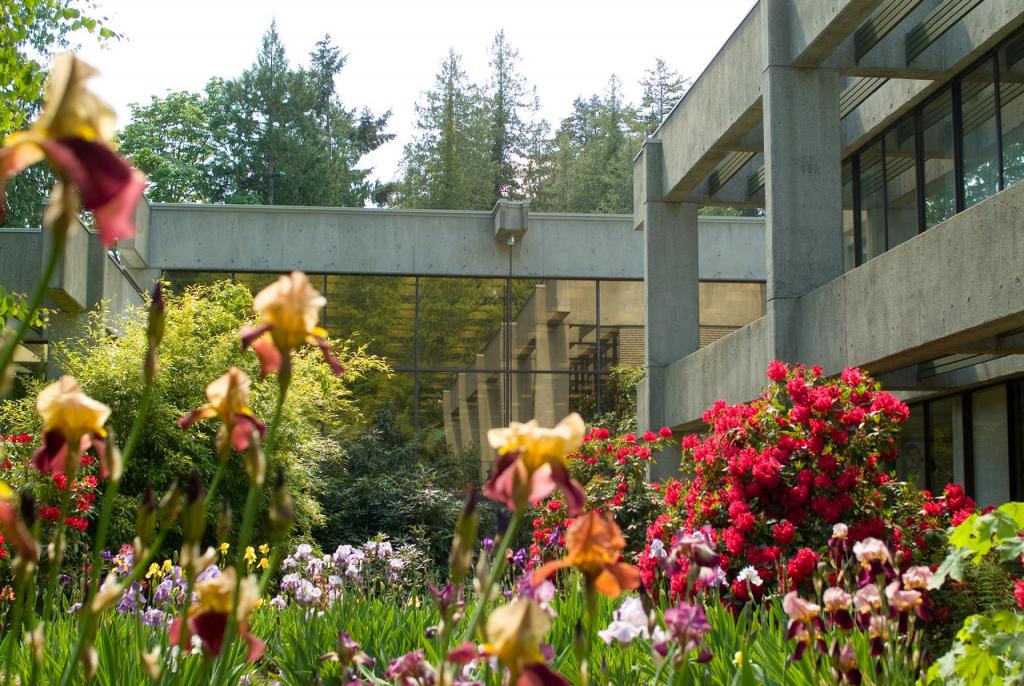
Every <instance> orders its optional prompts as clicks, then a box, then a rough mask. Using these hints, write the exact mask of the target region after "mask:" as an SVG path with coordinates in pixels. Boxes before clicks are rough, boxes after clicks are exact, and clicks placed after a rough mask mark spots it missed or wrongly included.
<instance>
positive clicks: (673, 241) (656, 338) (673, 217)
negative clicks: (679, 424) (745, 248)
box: [634, 140, 700, 479]
mask: <svg viewBox="0 0 1024 686" xmlns="http://www.w3.org/2000/svg"><path fill="white" fill-rule="evenodd" d="M641 162H642V164H641V166H640V168H639V169H638V170H637V172H638V173H641V174H643V175H644V179H643V184H642V188H643V189H644V195H645V197H643V198H635V199H634V202H641V201H642V202H643V225H644V300H645V305H646V308H645V315H644V318H645V321H644V323H645V325H646V327H647V328H646V330H647V336H646V339H645V343H644V348H645V349H644V358H645V359H644V362H645V364H644V366H645V368H646V371H647V378H646V380H645V382H644V384H642V385H641V387H640V388H641V392H642V393H643V394H644V397H643V398H641V399H640V400H639V402H638V406H639V408H640V409H641V412H639V413H638V420H640V422H642V423H640V422H638V425H637V429H638V430H639V431H646V430H647V429H656V428H658V427H659V426H661V425H662V424H663V423H664V422H665V419H664V414H663V411H664V405H665V401H664V393H665V375H666V373H667V368H668V366H669V365H671V364H672V363H673V362H676V361H677V360H680V359H682V358H684V357H686V356H687V355H689V354H691V353H694V352H696V351H697V349H698V348H699V347H700V292H699V283H700V281H699V276H698V271H697V266H698V260H697V255H698V252H697V251H698V232H697V209H698V207H697V205H696V204H695V203H670V202H664V200H663V196H664V193H663V188H664V185H663V182H662V173H663V171H662V170H663V168H664V164H663V160H662V150H661V143H660V141H656V140H651V141H647V143H646V144H645V145H644V149H643V153H642V160H641ZM678 473H679V457H678V454H677V453H676V451H675V450H669V451H667V452H666V453H665V454H663V455H659V456H657V457H656V458H655V460H653V461H652V465H651V476H652V478H656V479H662V478H665V477H667V476H674V475H676V474H678Z"/></svg>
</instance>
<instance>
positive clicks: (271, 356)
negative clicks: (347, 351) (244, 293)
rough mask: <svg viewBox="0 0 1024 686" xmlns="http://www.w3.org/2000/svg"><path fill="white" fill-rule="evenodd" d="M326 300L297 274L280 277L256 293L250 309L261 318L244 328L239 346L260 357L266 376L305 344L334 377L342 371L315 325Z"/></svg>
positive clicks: (320, 331)
mask: <svg viewBox="0 0 1024 686" xmlns="http://www.w3.org/2000/svg"><path fill="white" fill-rule="evenodd" d="M326 304H327V299H326V298H324V296H323V295H321V294H320V293H319V291H317V290H316V289H315V288H313V286H312V285H310V283H309V279H308V278H307V277H306V275H305V274H303V273H302V272H299V271H295V272H292V273H291V274H289V275H288V276H282V277H280V278H279V279H278V280H277V281H275V282H274V283H272V284H270V285H269V286H267V287H266V288H264V289H263V290H262V291H260V292H259V293H257V294H256V297H255V298H253V301H252V309H253V310H254V311H255V312H256V314H258V315H259V316H260V324H259V326H255V327H243V328H242V331H241V337H242V347H243V348H248V347H249V346H252V349H253V351H254V352H255V353H256V355H257V356H258V357H259V358H260V371H261V373H262V374H264V375H266V374H269V373H271V372H275V371H277V370H278V369H280V368H281V365H282V364H284V363H285V360H287V359H289V355H291V351H292V350H294V349H295V348H297V347H298V346H299V345H301V344H302V343H305V342H309V343H313V344H314V345H316V346H318V347H319V348H320V351H321V353H322V354H323V356H324V360H325V361H326V362H327V364H329V365H330V367H331V369H332V370H333V371H334V373H335V374H339V375H340V374H343V373H344V372H345V368H344V367H343V366H342V365H341V363H340V362H339V361H338V359H337V358H336V357H334V355H332V354H331V351H330V348H329V347H328V345H327V341H326V337H327V332H326V331H324V330H323V329H321V328H320V327H319V326H317V321H318V320H319V319H320V311H321V310H323V308H324V305H326Z"/></svg>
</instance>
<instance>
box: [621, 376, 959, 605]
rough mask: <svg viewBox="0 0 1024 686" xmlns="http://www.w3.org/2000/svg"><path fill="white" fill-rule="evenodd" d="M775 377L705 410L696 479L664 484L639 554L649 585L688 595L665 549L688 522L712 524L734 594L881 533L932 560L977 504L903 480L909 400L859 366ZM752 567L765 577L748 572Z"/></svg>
mask: <svg viewBox="0 0 1024 686" xmlns="http://www.w3.org/2000/svg"><path fill="white" fill-rule="evenodd" d="M767 375H768V378H769V380H770V382H771V383H770V384H769V385H768V386H767V388H766V389H765V391H764V392H763V394H762V395H761V396H760V397H759V398H758V399H757V400H755V401H753V402H751V403H749V404H744V403H741V404H737V405H728V404H726V403H725V402H722V401H719V402H716V403H715V404H714V406H712V407H711V408H710V409H708V410H707V412H705V413H704V415H703V418H702V419H703V421H704V423H705V424H707V426H708V431H707V433H705V434H703V435H700V436H698V435H689V436H686V437H685V438H684V439H683V445H682V466H683V472H684V473H687V474H690V475H692V477H691V478H690V479H688V480H683V481H679V480H670V481H668V482H666V483H665V484H664V485H663V488H662V491H663V496H662V502H663V511H662V512H661V514H659V515H658V516H657V517H656V519H655V520H654V521H653V522H652V524H651V525H650V527H649V528H648V530H647V537H646V538H647V540H646V543H647V545H646V547H645V548H644V551H643V553H642V554H641V556H640V560H639V566H640V568H641V570H642V571H643V574H644V583H645V584H646V586H647V587H648V588H649V589H651V590H652V591H653V592H654V593H657V592H658V591H659V589H660V588H661V587H662V586H664V585H667V587H668V590H669V591H670V592H671V593H673V594H679V593H680V591H681V589H682V588H683V587H684V584H685V577H686V569H685V565H684V566H683V569H681V570H679V571H678V572H677V573H676V574H674V575H672V577H671V578H667V579H665V578H663V577H662V573H661V572H660V571H659V565H658V556H659V555H660V554H661V553H660V551H662V550H664V549H665V548H667V547H670V546H671V543H672V539H673V537H674V536H676V535H678V533H679V532H680V531H688V532H694V531H698V530H702V529H704V530H706V531H707V534H708V535H709V536H710V538H711V540H712V541H713V542H714V544H715V546H716V548H717V550H718V551H719V552H720V553H721V554H722V555H723V563H722V567H723V569H724V570H725V571H726V572H727V577H728V581H729V582H731V588H730V589H728V590H727V591H726V595H727V597H728V598H729V599H730V600H732V601H733V602H743V601H745V600H747V599H749V597H750V594H754V595H755V596H758V597H760V596H761V595H763V594H764V593H765V592H767V591H775V590H777V589H780V590H786V589H791V588H796V587H799V586H800V585H801V584H802V583H805V582H808V580H809V578H810V576H811V574H812V572H814V570H815V569H816V568H817V566H818V563H819V562H820V561H821V560H822V558H823V557H824V556H825V555H827V554H828V550H829V541H830V539H846V540H849V541H851V542H856V541H860V540H863V539H866V538H877V539H882V540H885V541H887V542H888V543H889V544H890V545H891V546H892V548H893V550H894V554H895V555H897V556H898V558H899V559H900V560H901V561H902V563H903V564H904V565H909V564H916V563H923V564H928V563H931V562H932V561H933V560H932V557H933V556H934V555H935V554H936V553H935V551H936V550H937V548H938V547H940V546H941V545H942V544H943V543H944V532H945V529H946V528H947V527H948V526H949V524H950V521H952V522H953V523H957V522H958V521H960V520H962V519H964V518H966V517H967V516H968V515H969V514H970V513H971V512H973V511H974V502H973V501H972V500H971V499H970V498H968V497H967V496H965V495H964V492H963V489H962V488H961V487H959V486H955V485H954V486H950V487H948V488H947V489H946V491H945V494H944V495H943V496H942V497H940V498H933V497H932V496H931V495H930V494H929V493H927V492H921V491H917V490H916V489H915V488H913V487H912V486H909V485H908V484H905V483H902V482H898V481H895V480H894V479H893V478H892V476H891V475H890V472H891V470H892V463H893V460H894V459H895V455H896V452H895V450H894V437H895V435H896V434H897V432H898V431H899V430H900V427H901V426H902V424H903V423H904V422H905V421H906V420H907V417H908V416H909V410H908V408H907V406H906V405H905V404H904V403H902V402H900V401H899V400H898V399H897V398H896V397H895V396H893V395H892V394H890V393H887V392H885V391H883V390H881V389H880V387H879V384H878V383H877V382H876V381H874V380H873V379H872V378H871V377H869V376H868V375H867V374H865V373H864V372H862V371H860V370H858V369H853V368H850V369H846V370H844V371H843V373H842V374H841V375H840V376H839V377H838V378H828V377H825V376H823V375H822V373H821V369H820V368H818V367H813V368H807V367H804V366H802V365H798V366H795V367H789V366H787V365H785V364H783V363H781V362H778V361H776V362H773V363H772V364H771V365H770V366H769V367H768V371H767ZM746 567H752V568H753V569H754V570H756V571H757V574H758V575H759V577H760V578H761V579H763V580H764V583H763V584H761V585H759V586H750V585H749V584H746V583H744V582H743V581H737V580H736V574H737V573H738V572H739V571H740V570H741V569H743V568H746Z"/></svg>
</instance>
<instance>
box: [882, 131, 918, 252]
mask: <svg viewBox="0 0 1024 686" xmlns="http://www.w3.org/2000/svg"><path fill="white" fill-rule="evenodd" d="M915 136H916V127H915V125H914V118H913V117H907V118H905V119H904V120H903V121H901V122H900V123H899V124H897V125H896V126H894V127H892V128H891V129H889V131H888V133H886V134H885V200H886V205H887V207H886V226H887V231H888V240H887V244H886V247H887V249H892V248H894V247H896V246H897V245H899V244H900V243H902V242H904V241H907V240H910V239H911V238H913V237H914V236H916V235H917V165H916V152H917V141H916V138H915Z"/></svg>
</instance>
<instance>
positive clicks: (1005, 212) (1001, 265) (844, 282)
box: [664, 184, 1024, 428]
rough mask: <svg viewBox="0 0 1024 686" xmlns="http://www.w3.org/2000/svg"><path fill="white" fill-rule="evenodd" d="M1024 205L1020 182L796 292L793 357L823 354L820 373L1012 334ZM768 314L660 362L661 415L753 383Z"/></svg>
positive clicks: (753, 389)
mask: <svg viewBox="0 0 1024 686" xmlns="http://www.w3.org/2000/svg"><path fill="white" fill-rule="evenodd" d="M1022 215H1024V185H1021V184H1018V185H1016V186H1012V187H1010V188H1008V189H1007V190H1005V191H1002V192H1001V193H998V194H996V195H995V196H993V197H991V198H989V199H988V200H986V201H984V202H982V203H979V204H978V205H975V206H974V207H972V208H970V209H968V210H965V211H964V212H961V213H960V214H958V215H955V216H954V217H952V218H950V219H948V220H947V221H945V222H943V223H942V224H939V225H938V226H935V227H933V228H931V229H929V230H928V231H926V232H925V233H923V234H920V235H918V236H915V237H914V238H912V239H910V240H909V241H907V242H905V243H902V244H901V245H898V246H896V247H895V248H893V249H892V250H889V251H888V252H886V253H883V254H882V255H879V256H878V257H875V258H874V259H871V260H869V261H868V262H866V263H865V264H863V265H861V266H860V267H857V268H856V269H853V270H851V271H849V272H846V273H845V274H844V275H842V276H841V277H839V278H837V279H835V280H833V281H831V282H829V283H827V284H825V285H824V286H822V287H821V288H818V289H817V290H815V291H812V292H811V293H809V294H807V295H805V296H803V297H802V298H800V299H799V302H798V304H797V306H796V308H795V312H794V313H793V316H792V317H791V319H790V321H789V324H788V326H789V327H790V329H791V330H790V332H789V335H790V336H792V337H793V338H794V339H795V341H796V349H797V355H796V359H797V360H798V361H801V362H804V363H807V364H815V363H816V364H820V365H822V366H823V367H824V369H825V373H826V374H837V373H839V372H840V371H841V370H842V369H843V368H844V367H845V366H847V365H854V366H859V367H864V368H866V369H868V370H869V371H870V372H871V373H872V374H875V375H882V374H885V373H887V372H890V371H895V370H899V369H901V368H905V367H909V366H911V365H916V364H919V363H922V362H927V361H929V360H934V359H935V358H938V357H942V356H943V355H946V354H948V351H949V350H951V349H956V348H961V349H962V348H966V347H970V346H971V345H972V342H982V343H983V342H985V341H990V340H992V338H993V337H997V338H998V337H1000V335H1002V334H1010V336H1008V337H1006V338H1009V340H1011V341H1015V340H1016V336H1017V335H1019V334H1018V332H1019V330H1020V329H1021V327H1024V280H1022V279H1021V268H1020V267H1021V265H1022V264H1024V240H1022V238H1021V234H1020V231H1019V217H1021V216H1022ZM919 265H956V268H955V269H920V268H918V266H919ZM908 274H913V275H914V278H907V275H908ZM978 274H984V275H985V278H984V279H979V278H978V276H977V275H978ZM770 320H771V318H770V317H763V318H761V319H759V320H757V321H755V322H753V323H752V324H750V325H748V326H745V327H743V328H742V329H739V330H738V331H735V332H733V333H731V334H729V335H728V336H726V337H724V338H722V339H720V340H719V341H717V342H715V343H713V344H711V345H709V346H707V347H705V348H702V349H701V350H700V351H698V352H696V353H694V354H692V355H689V356H688V357H685V358H683V359H682V360H679V361H678V362H676V363H674V364H672V365H671V366H670V367H669V368H668V374H667V380H666V388H665V394H664V397H665V399H666V400H665V408H664V412H665V418H666V421H667V422H668V423H669V424H670V425H672V426H675V427H677V428H693V427H694V426H696V422H697V421H698V420H699V417H700V415H701V413H702V412H703V411H704V410H705V409H707V408H708V407H709V406H710V405H711V404H712V403H713V402H714V401H715V400H718V399H719V398H721V399H724V400H726V401H728V402H741V401H747V400H750V399H751V398H753V397H755V396H756V395H757V393H758V392H759V391H760V389H761V387H762V385H763V382H764V376H763V374H764V370H765V368H766V366H767V364H768V362H770V361H771V357H772V355H771V351H772V349H773V348H772V341H773V338H774V336H775V334H776V332H774V331H773V330H772V325H771V324H772V322H771V321H770ZM963 373H968V372H963Z"/></svg>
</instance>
